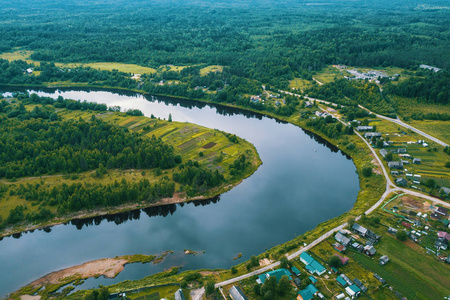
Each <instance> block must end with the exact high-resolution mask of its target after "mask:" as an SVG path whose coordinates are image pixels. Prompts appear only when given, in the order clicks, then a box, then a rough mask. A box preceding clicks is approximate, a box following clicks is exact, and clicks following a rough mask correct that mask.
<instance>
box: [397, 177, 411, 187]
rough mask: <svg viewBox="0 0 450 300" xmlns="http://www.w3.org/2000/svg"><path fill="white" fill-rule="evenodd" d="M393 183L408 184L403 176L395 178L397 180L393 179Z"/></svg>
mask: <svg viewBox="0 0 450 300" xmlns="http://www.w3.org/2000/svg"><path fill="white" fill-rule="evenodd" d="M395 184H397V185H401V186H406V185H407V184H408V182H407V181H406V179H405V178H403V177H402V178H397V180H395Z"/></svg>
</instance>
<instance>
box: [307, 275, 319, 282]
mask: <svg viewBox="0 0 450 300" xmlns="http://www.w3.org/2000/svg"><path fill="white" fill-rule="evenodd" d="M308 279H309V280H311V282H312V283H313V284H315V283H316V282H317V279H316V278H315V277H314V276H309V277H308Z"/></svg>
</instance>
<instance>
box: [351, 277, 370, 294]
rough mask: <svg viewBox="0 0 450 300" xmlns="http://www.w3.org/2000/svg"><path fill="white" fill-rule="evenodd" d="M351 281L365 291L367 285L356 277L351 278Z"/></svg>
mask: <svg viewBox="0 0 450 300" xmlns="http://www.w3.org/2000/svg"><path fill="white" fill-rule="evenodd" d="M353 282H354V283H355V284H356V286H358V287H359V288H360V289H361V290H362V291H364V292H366V291H367V287H366V286H365V285H364V284H363V283H362V282H361V281H360V280H359V279H358V278H355V279H353Z"/></svg>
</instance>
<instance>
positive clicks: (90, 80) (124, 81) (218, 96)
mask: <svg viewBox="0 0 450 300" xmlns="http://www.w3.org/2000/svg"><path fill="white" fill-rule="evenodd" d="M52 4H53V2H52V1H49V0H35V1H32V2H28V1H24V0H22V1H16V3H15V9H14V10H11V9H8V8H9V6H8V4H7V3H2V4H0V16H1V17H2V20H3V23H2V26H1V27H0V33H1V34H0V41H1V43H0V45H1V46H0V52H14V51H15V50H17V49H21V50H27V51H30V53H32V54H31V56H30V57H29V58H30V59H32V60H34V61H39V62H40V63H39V64H33V62H32V61H28V63H27V62H24V61H20V62H19V61H11V62H7V61H5V60H1V61H0V83H3V84H46V83H48V82H72V83H83V84H88V85H89V86H105V87H119V88H126V89H139V90H143V91H146V92H148V93H151V94H159V95H173V96H178V97H184V98H190V99H201V100H207V101H213V102H219V103H229V104H235V105H239V106H245V107H250V108H252V109H256V110H260V111H268V112H270V113H275V114H278V115H282V116H290V115H292V113H293V112H294V111H295V106H293V105H286V106H285V105H279V106H278V107H276V106H270V105H262V104H261V103H253V102H251V101H250V95H259V94H261V93H262V92H263V88H262V85H265V86H266V88H267V89H270V90H274V91H276V90H278V89H282V90H287V89H289V83H290V80H292V79H294V78H301V79H306V80H310V81H312V78H314V76H316V75H317V74H318V72H320V71H321V70H323V68H324V67H326V66H328V65H330V64H344V65H349V66H355V67H358V66H360V67H367V66H370V67H388V66H390V67H398V68H403V69H406V70H407V72H409V73H411V74H415V76H412V77H411V78H408V79H406V80H401V81H400V82H398V84H397V82H396V83H395V84H394V83H390V82H387V83H386V82H383V84H384V86H383V93H380V92H378V87H377V86H376V85H375V84H373V83H366V82H343V81H342V82H336V83H331V84H325V86H315V87H314V86H313V87H312V89H310V90H308V92H310V93H311V94H312V95H316V96H321V97H323V98H325V99H328V100H333V101H336V102H338V103H342V104H344V103H346V104H349V101H350V102H352V103H354V102H358V103H359V104H363V105H365V106H367V107H368V108H370V109H373V110H374V111H376V112H378V113H382V114H385V115H390V116H393V115H394V114H395V113H396V104H395V101H394V100H393V98H392V97H390V96H391V95H396V96H400V97H406V98H415V99H418V101H419V102H423V103H439V104H448V102H449V92H448V90H449V80H448V79H449V75H448V74H449V73H448V68H449V63H450V52H449V51H448V49H449V48H450V39H449V35H450V17H449V13H448V11H449V10H447V9H445V7H446V6H445V5H446V4H447V3H446V2H445V1H441V0H437V1H435V3H434V4H433V5H423V3H421V2H419V1H417V0H414V1H396V2H395V3H393V2H392V1H386V0H382V1H377V2H376V3H364V2H345V3H343V2H342V1H339V0H332V1H326V2H324V1H316V2H314V3H310V2H309V1H300V2H299V1H292V0H286V1H282V2H277V1H272V0H270V1H257V0H255V1H231V2H228V3H227V5H222V4H221V3H219V2H217V1H213V0H207V1H193V2H189V3H186V2H184V1H179V0H176V1H171V2H166V1H160V0H152V1H140V0H133V1H124V0H116V1H114V2H112V3H111V2H107V1H104V0H98V1H95V2H90V1H85V0H70V1H65V2H64V3H59V4H58V7H54V6H53V5H52ZM136 7H139V9H136ZM98 8H101V10H100V9H98ZM312 8H313V9H312ZM394 11H395V12H394ZM44 12H45V13H44ZM92 62H107V63H111V64H114V63H128V64H137V65H140V66H144V67H150V68H154V69H155V70H161V69H160V68H161V67H162V66H165V67H166V69H165V70H163V71H158V72H157V73H154V74H142V76H141V78H140V80H138V81H136V80H133V79H131V74H129V73H128V74H127V73H126V72H120V71H118V70H113V71H101V70H97V69H94V68H90V67H61V66H60V65H58V63H69V64H70V63H92ZM419 64H428V65H433V66H437V67H438V68H440V69H442V71H440V72H438V73H436V74H433V72H426V71H423V70H418V66H419ZM210 65H220V66H221V67H222V69H221V71H218V72H209V73H206V74H204V73H202V72H201V70H202V68H204V67H207V66H210ZM171 66H182V68H180V69H177V68H175V69H172V68H171ZM27 68H32V69H33V70H34V71H35V72H37V73H38V74H39V76H35V75H31V76H30V75H28V74H26V72H25V73H24V70H26V69H27ZM414 72H415V73H414ZM347 98H350V100H348V99H347ZM422 117H423V116H422ZM428 117H429V118H441V117H442V116H438V117H436V116H431V115H430V116H428ZM425 118H427V116H426V115H425ZM442 118H444V119H445V118H447V117H446V116H443V117H442Z"/></svg>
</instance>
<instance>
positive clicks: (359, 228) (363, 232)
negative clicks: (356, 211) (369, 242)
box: [352, 223, 367, 237]
mask: <svg viewBox="0 0 450 300" xmlns="http://www.w3.org/2000/svg"><path fill="white" fill-rule="evenodd" d="M352 230H353V231H355V232H356V233H357V234H358V235H360V236H362V237H365V236H366V234H367V229H366V228H365V227H363V226H361V225H359V224H358V223H355V224H353V226H352Z"/></svg>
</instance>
